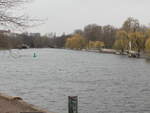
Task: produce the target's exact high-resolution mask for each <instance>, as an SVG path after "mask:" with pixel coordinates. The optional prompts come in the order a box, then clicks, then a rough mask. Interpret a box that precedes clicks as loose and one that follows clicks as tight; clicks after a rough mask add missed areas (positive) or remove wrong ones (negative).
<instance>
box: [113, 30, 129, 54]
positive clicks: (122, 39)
mask: <svg viewBox="0 0 150 113" xmlns="http://www.w3.org/2000/svg"><path fill="white" fill-rule="evenodd" d="M128 43H129V37H128V33H127V32H126V31H124V30H119V31H117V33H116V41H115V44H114V48H115V49H117V50H121V51H122V52H124V50H127V49H128V47H129V44H128Z"/></svg>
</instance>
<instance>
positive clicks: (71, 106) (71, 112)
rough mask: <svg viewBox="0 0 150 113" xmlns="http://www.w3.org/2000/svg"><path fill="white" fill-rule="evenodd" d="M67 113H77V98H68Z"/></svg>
mask: <svg viewBox="0 0 150 113" xmlns="http://www.w3.org/2000/svg"><path fill="white" fill-rule="evenodd" d="M68 113H78V97H77V96H69V97H68Z"/></svg>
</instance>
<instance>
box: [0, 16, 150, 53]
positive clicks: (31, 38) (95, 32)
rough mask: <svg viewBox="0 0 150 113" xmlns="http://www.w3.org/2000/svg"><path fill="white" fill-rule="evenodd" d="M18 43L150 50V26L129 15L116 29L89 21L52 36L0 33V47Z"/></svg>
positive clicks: (53, 46) (60, 46) (122, 50)
mask: <svg viewBox="0 0 150 113" xmlns="http://www.w3.org/2000/svg"><path fill="white" fill-rule="evenodd" d="M21 44H26V45H29V46H30V47H31V48H45V47H50V48H70V49H90V48H94V49H100V48H102V47H103V48H113V49H116V50H119V51H121V52H124V51H126V50H129V49H131V50H133V51H137V52H141V51H146V52H150V28H149V27H148V26H145V25H141V24H140V22H139V20H137V19H134V18H132V17H129V18H127V19H126V20H125V21H124V22H123V25H122V26H121V27H120V28H116V27H114V26H112V25H105V26H100V25H97V24H90V25H87V26H85V27H84V29H83V30H81V29H77V30H75V31H74V32H73V33H72V34H63V35H61V36H56V35H55V33H50V34H48V35H43V36H40V35H38V36H37V35H29V34H28V33H22V34H18V35H16V36H11V35H10V36H6V35H3V34H0V47H1V48H17V47H18V46H19V45H21Z"/></svg>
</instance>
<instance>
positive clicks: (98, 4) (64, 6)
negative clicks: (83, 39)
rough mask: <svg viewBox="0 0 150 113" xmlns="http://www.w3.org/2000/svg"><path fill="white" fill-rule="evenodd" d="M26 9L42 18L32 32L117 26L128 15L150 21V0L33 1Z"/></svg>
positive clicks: (67, 31)
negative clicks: (43, 21)
mask: <svg viewBox="0 0 150 113" xmlns="http://www.w3.org/2000/svg"><path fill="white" fill-rule="evenodd" d="M28 7H29V8H27V9H26V12H27V13H28V14H29V15H31V16H33V17H36V18H41V19H45V20H46V21H45V24H44V25H41V26H39V27H36V28H32V29H30V30H31V31H32V32H41V33H42V34H44V33H49V32H56V33H57V34H62V33H63V32H66V33H71V32H73V31H74V30H75V29H80V28H81V29H83V28H84V26H85V25H88V24H98V25H107V24H110V25H114V26H115V27H120V26H121V25H122V23H123V21H124V20H125V19H126V18H127V17H134V18H137V19H139V21H140V22H141V23H142V24H146V25H148V24H149V23H150V13H149V11H150V0H35V1H34V2H33V3H31V4H30V5H29V6H28Z"/></svg>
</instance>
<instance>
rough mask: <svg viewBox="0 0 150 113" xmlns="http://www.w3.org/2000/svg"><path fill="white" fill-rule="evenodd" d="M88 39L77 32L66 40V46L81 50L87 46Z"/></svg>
mask: <svg viewBox="0 0 150 113" xmlns="http://www.w3.org/2000/svg"><path fill="white" fill-rule="evenodd" d="M86 45H87V42H86V39H85V38H84V37H83V36H81V35H80V34H75V35H73V36H72V37H70V38H68V39H67V40H66V44H65V47H66V48H70V49H77V50H81V49H84V48H86Z"/></svg>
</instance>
